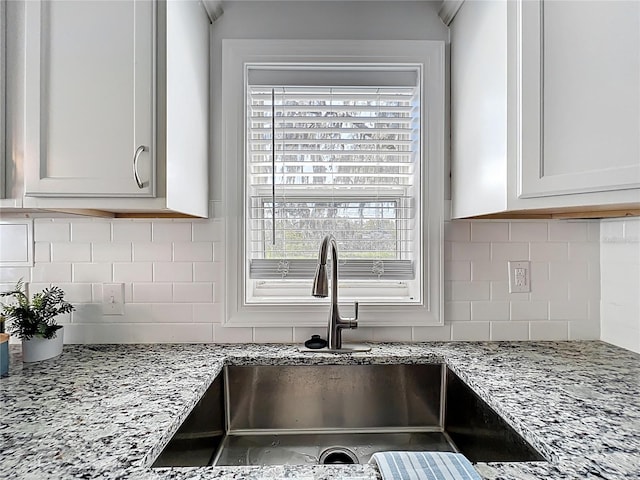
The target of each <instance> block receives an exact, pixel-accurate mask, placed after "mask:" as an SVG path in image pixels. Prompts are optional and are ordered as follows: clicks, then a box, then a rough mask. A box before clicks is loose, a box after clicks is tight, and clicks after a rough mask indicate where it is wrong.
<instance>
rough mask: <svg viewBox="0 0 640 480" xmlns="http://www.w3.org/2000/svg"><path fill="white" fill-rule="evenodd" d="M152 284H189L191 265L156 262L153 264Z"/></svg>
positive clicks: (191, 276)
mask: <svg viewBox="0 0 640 480" xmlns="http://www.w3.org/2000/svg"><path fill="white" fill-rule="evenodd" d="M153 281H154V282H191V281H193V264H192V263H189V262H157V263H154V264H153Z"/></svg>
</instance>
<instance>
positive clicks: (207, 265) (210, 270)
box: [193, 262, 224, 282]
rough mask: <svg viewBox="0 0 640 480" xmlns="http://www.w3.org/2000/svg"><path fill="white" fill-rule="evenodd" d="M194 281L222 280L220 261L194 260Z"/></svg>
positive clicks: (222, 272)
mask: <svg viewBox="0 0 640 480" xmlns="http://www.w3.org/2000/svg"><path fill="white" fill-rule="evenodd" d="M193 281H194V282H217V281H224V270H223V267H222V264H221V263H214V262H196V263H194V264H193Z"/></svg>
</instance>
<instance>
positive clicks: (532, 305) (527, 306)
mask: <svg viewBox="0 0 640 480" xmlns="http://www.w3.org/2000/svg"><path fill="white" fill-rule="evenodd" d="M548 309H549V305H548V302H544V301H532V302H511V320H529V321H541V320H548V319H549V313H548Z"/></svg>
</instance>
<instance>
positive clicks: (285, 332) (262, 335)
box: [253, 327, 293, 343]
mask: <svg viewBox="0 0 640 480" xmlns="http://www.w3.org/2000/svg"><path fill="white" fill-rule="evenodd" d="M253 341H254V342H255V343H292V342H293V329H292V328H286V327H278V328H276V327H255V328H254V329H253Z"/></svg>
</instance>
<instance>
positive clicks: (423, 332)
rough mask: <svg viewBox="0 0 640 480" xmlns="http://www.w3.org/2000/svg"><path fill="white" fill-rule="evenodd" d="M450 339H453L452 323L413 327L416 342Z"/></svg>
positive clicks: (446, 340) (445, 340)
mask: <svg viewBox="0 0 640 480" xmlns="http://www.w3.org/2000/svg"><path fill="white" fill-rule="evenodd" d="M449 340H451V325H442V326H440V327H413V341H414V342H448V341H449Z"/></svg>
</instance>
